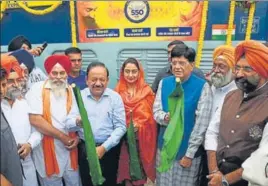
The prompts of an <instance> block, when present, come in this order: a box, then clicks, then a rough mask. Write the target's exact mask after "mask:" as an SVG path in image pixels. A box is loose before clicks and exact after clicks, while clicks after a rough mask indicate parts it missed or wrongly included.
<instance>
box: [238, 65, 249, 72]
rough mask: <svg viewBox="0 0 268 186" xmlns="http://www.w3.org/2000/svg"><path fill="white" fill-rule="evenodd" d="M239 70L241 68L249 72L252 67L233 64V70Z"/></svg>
mask: <svg viewBox="0 0 268 186" xmlns="http://www.w3.org/2000/svg"><path fill="white" fill-rule="evenodd" d="M240 70H242V71H243V72H246V73H250V72H253V71H254V70H253V68H251V67H250V66H240V65H235V72H236V73H237V72H239V71H240Z"/></svg>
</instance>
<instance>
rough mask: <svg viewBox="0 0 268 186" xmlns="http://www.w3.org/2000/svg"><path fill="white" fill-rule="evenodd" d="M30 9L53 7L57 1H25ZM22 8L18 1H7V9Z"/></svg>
mask: <svg viewBox="0 0 268 186" xmlns="http://www.w3.org/2000/svg"><path fill="white" fill-rule="evenodd" d="M23 2H24V3H25V4H26V5H27V6H28V7H31V8H32V7H43V6H51V5H53V4H54V3H55V1H23ZM12 8H20V6H19V5H18V3H17V1H7V9H12Z"/></svg>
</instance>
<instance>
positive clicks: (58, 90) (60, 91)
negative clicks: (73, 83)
mask: <svg viewBox="0 0 268 186" xmlns="http://www.w3.org/2000/svg"><path fill="white" fill-rule="evenodd" d="M49 83H50V85H51V92H52V93H53V94H54V96H56V97H64V96H65V95H66V84H67V82H66V81H65V82H62V84H60V85H57V84H56V83H54V82H52V81H49Z"/></svg>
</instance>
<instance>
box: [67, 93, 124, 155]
mask: <svg viewBox="0 0 268 186" xmlns="http://www.w3.org/2000/svg"><path fill="white" fill-rule="evenodd" d="M81 96H82V99H83V102H84V105H85V109H86V111H87V115H88V120H89V121H90V124H91V128H92V132H93V135H94V139H95V142H96V143H99V144H102V145H103V146H104V148H105V149H106V151H109V150H110V149H111V148H112V147H114V146H116V145H117V144H118V143H119V142H120V140H121V138H122V137H123V135H124V134H125V133H126V116H125V108H124V104H123V101H122V98H121V96H120V95H119V94H118V93H117V92H115V91H113V90H111V89H109V88H106V89H105V91H104V93H103V95H102V96H101V98H100V99H99V100H96V99H95V98H94V97H93V96H92V95H91V92H90V90H89V88H85V89H84V90H82V91H81ZM78 115H79V111H78V108H77V107H74V109H72V110H71V113H70V115H69V117H68V118H67V120H66V124H67V125H68V127H69V128H72V127H76V126H75V125H74V123H75V122H74V118H76V117H77V116H78ZM78 133H79V136H80V138H82V139H84V132H83V130H82V129H80V130H79V132H78Z"/></svg>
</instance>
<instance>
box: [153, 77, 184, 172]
mask: <svg viewBox="0 0 268 186" xmlns="http://www.w3.org/2000/svg"><path fill="white" fill-rule="evenodd" d="M168 110H169V113H170V121H169V124H168V126H167V128H166V131H165V133H164V136H163V139H164V144H163V147H162V149H161V151H160V160H161V162H160V166H159V167H158V168H157V170H158V171H159V172H165V171H167V170H168V169H169V168H170V167H171V166H172V164H173V161H174V160H175V159H176V155H177V153H178V150H179V147H180V145H181V142H182V138H183V131H184V92H183V88H182V85H181V82H176V88H175V89H174V91H173V92H172V93H171V94H170V95H169V97H168Z"/></svg>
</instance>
